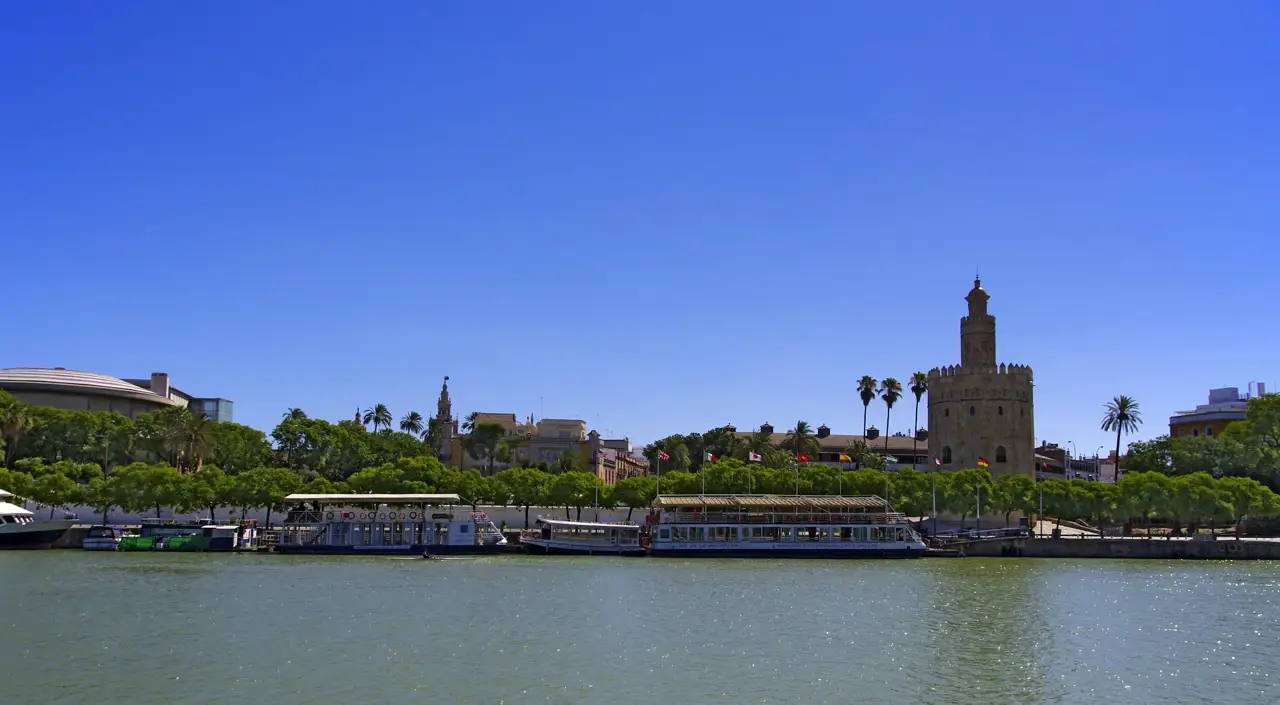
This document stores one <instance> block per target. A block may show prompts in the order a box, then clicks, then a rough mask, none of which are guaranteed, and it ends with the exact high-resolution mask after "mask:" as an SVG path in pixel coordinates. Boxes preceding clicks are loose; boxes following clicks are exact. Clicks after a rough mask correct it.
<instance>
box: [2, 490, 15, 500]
mask: <svg viewBox="0 0 1280 705" xmlns="http://www.w3.org/2000/svg"><path fill="white" fill-rule="evenodd" d="M12 496H13V494H12V493H11V492H5V491H4V490H0V499H4V498H5V497H12Z"/></svg>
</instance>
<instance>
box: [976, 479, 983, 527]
mask: <svg viewBox="0 0 1280 705" xmlns="http://www.w3.org/2000/svg"><path fill="white" fill-rule="evenodd" d="M976 497H977V498H978V531H982V486H981V485H979V486H978V492H977V495H976Z"/></svg>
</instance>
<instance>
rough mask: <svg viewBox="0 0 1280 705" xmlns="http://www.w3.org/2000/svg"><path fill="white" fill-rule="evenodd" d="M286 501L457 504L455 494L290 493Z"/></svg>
mask: <svg viewBox="0 0 1280 705" xmlns="http://www.w3.org/2000/svg"><path fill="white" fill-rule="evenodd" d="M284 501H286V502H328V503H330V504H332V503H334V502H357V503H362V504H363V503H368V502H377V503H379V504H459V503H461V502H462V498H461V497H459V496H458V495H456V494H291V495H289V496H288V497H285V498H284Z"/></svg>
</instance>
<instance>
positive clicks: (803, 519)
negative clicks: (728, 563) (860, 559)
mask: <svg viewBox="0 0 1280 705" xmlns="http://www.w3.org/2000/svg"><path fill="white" fill-rule="evenodd" d="M667 523H674V524H905V523H907V517H906V515H905V514H902V513H900V512H889V513H883V512H880V513H875V514H870V513H863V512H852V513H848V514H843V513H832V512H764V513H754V512H672V513H670V514H667Z"/></svg>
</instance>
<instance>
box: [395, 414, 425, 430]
mask: <svg viewBox="0 0 1280 705" xmlns="http://www.w3.org/2000/svg"><path fill="white" fill-rule="evenodd" d="M422 428H423V426H422V414H419V413H418V412H416V411H410V412H409V413H407V414H405V415H404V418H402V419H400V430H401V431H404V432H405V433H412V434H413V435H415V436H416V435H418V434H419V433H422Z"/></svg>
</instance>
